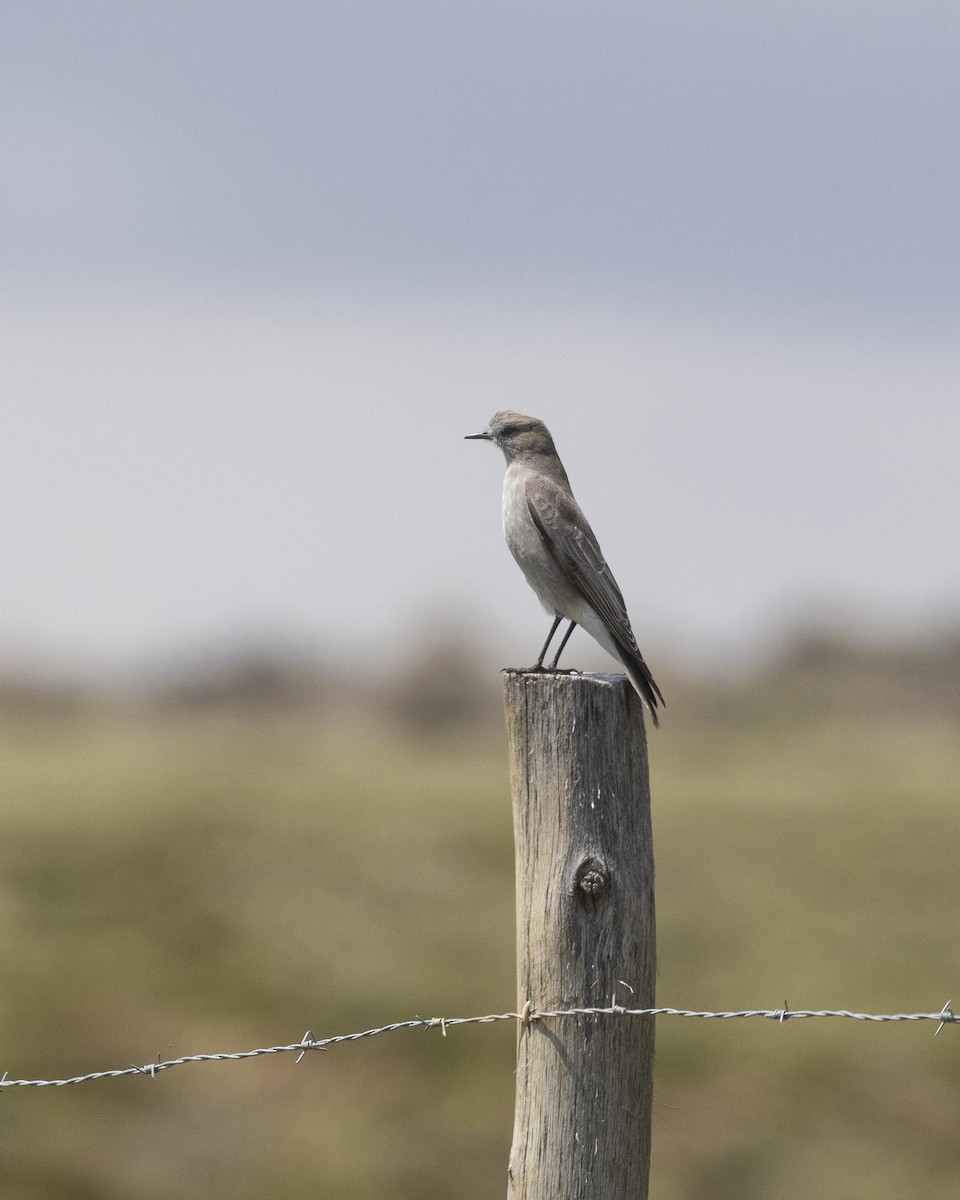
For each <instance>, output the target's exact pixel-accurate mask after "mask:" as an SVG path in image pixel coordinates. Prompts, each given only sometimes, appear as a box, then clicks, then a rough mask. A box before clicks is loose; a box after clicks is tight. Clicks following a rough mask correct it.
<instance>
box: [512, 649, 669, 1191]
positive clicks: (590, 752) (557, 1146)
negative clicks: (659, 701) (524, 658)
mask: <svg viewBox="0 0 960 1200" xmlns="http://www.w3.org/2000/svg"><path fill="white" fill-rule="evenodd" d="M504 698H505V703H506V713H507V733H508V741H509V753H510V778H511V787H512V791H513V813H514V835H515V840H516V874H517V993H518V1011H520V1012H522V1011H523V1010H524V1006H525V1005H526V1004H529V1005H530V1009H529V1010H528V1011H531V1012H533V1013H536V1012H544V1011H549V1010H551V1009H568V1008H584V1007H602V1008H606V1007H609V1006H611V1005H612V1004H613V1003H616V1004H619V1005H621V1006H623V1007H624V1008H652V1007H653V1005H654V985H655V975H656V939H655V923H654V893H653V841H652V836H651V826H650V786H649V778H648V771H647V747H646V738H645V734H644V726H643V720H642V716H641V706H640V702H639V699H638V697H637V696H636V695H635V694H634V692H633V689H632V688H631V687H630V685H629V683H628V682H627V680H626V679H625V678H624V677H622V676H619V675H546V674H537V675H532V674H523V673H521V672H515V671H506V672H504ZM614 997H616V1000H614ZM653 1039H654V1027H653V1018H652V1017H621V1016H613V1015H611V1016H578V1017H564V1018H560V1019H552V1020H551V1019H550V1018H545V1019H541V1020H533V1021H530V1022H529V1023H522V1024H521V1026H520V1030H519V1034H518V1040H517V1092H516V1117H515V1124H514V1132H513V1147H512V1149H511V1152H510V1167H509V1172H508V1188H507V1195H508V1200H587V1198H589V1200H627V1198H628V1197H629V1200H645V1198H646V1196H647V1183H648V1176H649V1169H650V1123H651V1111H652V1100H653Z"/></svg>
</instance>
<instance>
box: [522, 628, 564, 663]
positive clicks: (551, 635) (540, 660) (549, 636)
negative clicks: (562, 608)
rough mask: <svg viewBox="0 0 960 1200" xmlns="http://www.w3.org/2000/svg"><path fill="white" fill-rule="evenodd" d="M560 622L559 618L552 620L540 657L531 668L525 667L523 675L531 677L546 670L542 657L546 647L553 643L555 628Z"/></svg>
mask: <svg viewBox="0 0 960 1200" xmlns="http://www.w3.org/2000/svg"><path fill="white" fill-rule="evenodd" d="M562 620H563V617H559V616H558V617H557V618H556V619H555V620H554V622H553V624H552V625H551V626H550V632H549V633H548V634H547V640H546V641H545V642H544V643H543V649H542V650H541V651H540V657H539V658H538V659H537V661H536V662H535V663H534V664H533V666H532V667H527V669H526V671H525V672H524V674H525V675H532V674H533V673H534V672H535V671H543V670H545V669H546V668H545V667H544V665H543V656H544V655H545V654H546V652H547V647H548V646H549V645H550V643H551V642H552V641H553V635H554V634H555V633H556V632H557V626H558V625H559V624H560V622H561V621H562Z"/></svg>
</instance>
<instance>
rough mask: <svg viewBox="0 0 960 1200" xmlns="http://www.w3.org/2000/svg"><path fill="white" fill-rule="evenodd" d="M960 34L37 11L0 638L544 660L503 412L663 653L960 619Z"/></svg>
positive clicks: (13, 28)
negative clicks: (583, 515)
mask: <svg viewBox="0 0 960 1200" xmlns="http://www.w3.org/2000/svg"><path fill="white" fill-rule="evenodd" d="M958 61H960V15H958V10H957V9H956V8H955V6H953V5H948V4H936V3H923V2H922V0H921V2H920V3H892V2H891V3H871V4H866V3H859V2H856V0H848V2H844V0H833V2H832V3H830V4H827V3H823V4H820V3H815V2H814V3H805V4H803V5H800V4H796V5H794V4H781V5H776V4H773V5H771V4H769V3H766V4H760V3H756V4H754V3H741V4H733V5H731V4H724V5H710V4H702V3H697V4H695V3H692V2H691V3H684V2H680V3H672V4H670V5H669V6H667V5H664V6H640V5H636V4H602V3H601V4H589V5H588V4H562V3H561V4H539V3H522V2H521V3H516V2H514V3H511V4H506V3H503V4H500V3H488V4H485V5H483V6H478V5H466V4H457V3H444V4H441V3H432V4H430V3H409V4H403V5H398V4H395V3H387V2H384V3H362V2H361V3H355V4H349V5H346V4H343V5H322V4H321V5H318V4H316V3H303V4H295V3H283V2H280V3H272V4H270V5H266V4H246V3H242V2H237V0H233V2H231V3H229V4H227V3H204V4H202V5H199V4H194V3H191V4H185V3H165V4H162V5H157V4H141V3H136V2H131V0H123V2H119V0H118V2H117V3H102V2H101V3H98V2H96V0H94V2H92V3H87V4H84V5H76V4H73V3H44V4H42V5H37V4H32V3H18V2H12V3H5V4H4V5H3V6H2V7H0V150H2V155H3V162H4V172H3V173H4V187H3V190H2V193H0V247H2V250H3V268H2V270H0V345H2V348H3V353H2V356H0V382H2V392H0V396H2V399H0V406H2V410H3V418H4V450H3V459H4V463H5V469H4V471H3V473H2V477H0V497H2V503H3V509H4V511H5V512H6V514H7V523H6V524H7V537H6V539H5V541H6V546H7V553H6V555H5V559H6V564H7V571H6V573H5V574H6V579H5V583H4V587H3V588H2V589H0V657H3V658H7V659H10V658H13V659H17V658H21V659H23V658H29V657H30V656H31V655H34V654H50V655H52V656H53V657H56V656H58V655H60V654H63V655H68V656H70V657H72V658H73V659H75V660H84V661H89V662H96V661H106V662H110V663H123V662H126V661H131V660H144V659H152V658H156V657H158V656H160V657H162V655H163V654H164V653H165V652H166V651H167V650H168V649H170V648H175V647H180V646H183V645H188V644H199V643H202V642H203V641H205V640H207V639H215V640H219V641H228V640H229V639H230V638H232V637H234V636H242V635H244V634H253V635H259V636H268V635H273V634H277V635H285V634H289V635H290V636H300V635H303V636H306V637H308V638H311V639H314V640H316V641H317V642H318V643H319V644H321V645H323V644H329V643H331V642H335V643H336V646H337V648H338V650H339V652H340V653H341V654H342V653H350V652H352V651H353V649H354V648H356V647H358V646H359V645H360V644H361V643H363V644H365V645H366V647H367V651H368V652H369V651H370V650H371V649H375V650H377V651H379V652H382V653H388V654H390V653H395V652H396V650H395V649H391V648H390V647H391V639H392V638H394V637H395V636H396V635H398V634H402V633H403V632H404V631H406V630H409V628H410V627H411V626H412V625H413V624H415V623H416V621H417V618H418V615H419V614H421V613H422V612H423V611H424V610H426V609H429V610H431V611H442V610H444V609H446V610H453V611H462V612H463V613H464V616H465V618H466V619H468V620H469V621H470V622H472V623H475V625H476V627H477V628H478V629H480V630H481V631H482V635H483V637H484V638H485V639H486V640H489V641H491V642H492V643H493V644H494V645H495V646H502V647H503V648H504V651H503V654H502V655H501V657H502V658H503V659H504V660H506V659H508V658H516V659H522V658H529V657H532V656H533V654H534V653H535V652H536V649H537V648H538V645H539V640H540V638H541V635H542V629H541V626H542V624H543V620H542V614H541V613H540V612H539V609H538V608H537V606H536V602H535V601H534V599H533V597H532V595H530V594H528V593H527V591H526V589H525V585H524V583H523V580H522V578H521V577H520V575H519V572H518V571H517V570H516V568H515V567H514V565H513V564H512V563H511V562H510V561H509V558H508V557H507V552H506V550H505V548H504V547H503V545H502V542H501V540H500V532H499V486H500V475H501V464H500V462H499V461H498V456H497V455H496V453H495V452H494V451H493V450H491V448H490V447H485V446H477V445H476V444H471V443H463V442H462V441H461V440H460V438H461V437H462V435H463V434H465V433H468V432H474V431H476V430H477V429H479V428H481V427H482V426H483V425H484V424H485V423H486V421H487V420H488V418H489V417H490V415H491V414H492V413H493V411H494V410H496V409H497V408H501V407H511V408H517V409H520V410H525V411H529V412H533V413H534V414H536V415H538V416H541V417H543V418H544V419H545V420H546V421H547V422H548V424H549V425H550V426H551V428H552V429H553V431H554V434H555V436H556V439H557V442H558V445H559V447H560V450H561V453H562V454H563V456H564V458H565V460H566V462H567V466H568V469H569V472H570V475H571V477H572V480H573V483H574V486H575V488H576V490H577V493H578V496H579V498H580V500H581V502H582V504H583V505H584V507H585V508H586V509H587V511H588V514H589V515H590V517H591V520H592V521H593V524H594V526H595V528H596V530H597V532H598V534H599V536H600V540H601V543H602V544H603V546H604V548H605V550H606V552H607V555H608V558H609V559H610V561H611V563H612V565H613V567H614V570H615V572H616V574H617V576H618V578H619V580H620V583H621V586H622V587H623V590H624V592H625V594H626V596H627V600H628V605H629V607H630V609H631V613H632V615H633V618H634V624H635V626H636V627H637V630H638V635H639V636H640V640H641V644H642V645H644V648H645V650H647V653H648V657H649V658H650V659H651V660H652V661H655V660H656V654H655V645H656V644H657V643H658V642H659V643H661V644H663V645H664V646H665V647H667V646H669V647H670V648H671V652H672V650H673V649H675V648H681V649H684V648H685V649H687V650H688V651H689V650H691V649H692V650H693V651H694V652H697V651H698V649H699V648H702V649H704V650H706V649H708V648H716V647H718V646H719V647H723V646H730V645H735V644H740V643H748V642H750V641H751V640H752V639H754V638H756V637H757V636H762V635H765V634H767V633H769V630H770V629H771V628H772V627H775V626H776V624H777V622H778V621H780V620H781V619H784V618H785V617H788V616H789V615H790V614H793V613H796V612H800V611H802V610H803V609H804V608H806V607H808V606H811V605H813V606H825V607H827V608H830V607H831V606H839V607H840V608H843V609H845V610H846V611H848V612H853V613H858V612H860V613H863V614H864V619H865V620H868V621H870V620H875V621H878V622H880V623H884V622H886V623H889V624H893V625H896V626H899V627H907V626H909V625H910V624H911V623H914V622H921V621H924V620H949V619H950V617H951V616H952V615H954V614H955V613H956V611H957V609H958V606H960V604H958V602H960V566H958V561H957V554H956V525H957V482H956V481H957V476H958V467H960V463H958V457H960V455H958V450H957V447H958V444H960V387H958V380H960V372H958V368H960V346H958V338H957V329H958V318H960V289H958V284H957V280H958V278H960V218H958V214H960V153H958V150H960V145H958V142H960V85H958V83H957V72H956V63H957V62H958ZM645 630H646V631H649V632H648V633H647V635H646V636H644V631H645ZM651 639H653V641H654V645H653V646H650V645H649V643H650V641H651ZM648 646H649V649H648Z"/></svg>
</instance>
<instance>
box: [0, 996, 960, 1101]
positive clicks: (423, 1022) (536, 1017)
mask: <svg viewBox="0 0 960 1200" xmlns="http://www.w3.org/2000/svg"><path fill="white" fill-rule="evenodd" d="M951 1004H952V1001H949V1000H948V1001H947V1003H946V1004H945V1005H944V1006H943V1008H941V1009H940V1011H939V1012H935V1013H857V1012H851V1011H850V1010H849V1009H845V1008H841V1009H828V1008H821V1009H793V1008H788V1007H787V1005H786V1004H784V1006H783V1007H782V1008H747V1009H741V1010H739V1011H735V1012H704V1011H700V1010H697V1009H689V1008H625V1007H623V1006H622V1005H619V1004H616V1003H614V1004H611V1005H609V1006H608V1007H606V1008H560V1009H545V1010H542V1011H541V1010H536V1009H533V1008H532V1007H531V1006H530V1004H529V1003H528V1004H527V1005H525V1006H524V1009H523V1011H522V1012H518V1013H517V1012H506V1013H490V1014H489V1015H487V1016H484V1017H414V1018H412V1019H411V1020H407V1021H393V1022H391V1024H389V1025H380V1026H377V1027H376V1028H374V1029H364V1030H361V1031H360V1032H358V1033H340V1034H334V1035H333V1036H332V1037H325V1038H315V1037H314V1036H313V1033H312V1032H311V1030H309V1029H308V1030H307V1032H306V1033H305V1034H304V1035H303V1037H302V1038H301V1039H300V1041H299V1042H290V1043H289V1044H287V1045H285V1046H264V1047H261V1048H259V1049H256V1050H238V1051H236V1052H234V1053H232V1054H231V1053H219V1054H185V1055H184V1056H183V1057H181V1058H170V1059H165V1060H163V1061H161V1060H160V1058H159V1056H158V1058H157V1061H156V1062H152V1063H146V1064H145V1065H144V1066H137V1065H136V1064H132V1065H131V1066H129V1067H122V1068H119V1069H116V1070H111V1071H90V1072H89V1073H87V1074H86V1075H73V1076H71V1077H70V1078H67V1079H9V1078H8V1072H6V1071H5V1072H4V1073H3V1076H2V1077H0V1088H17V1087H38V1088H40V1087H68V1086H69V1085H71V1084H75V1083H92V1082H93V1081H94V1080H97V1079H122V1078H124V1077H131V1076H148V1077H149V1078H151V1079H155V1078H156V1077H157V1075H159V1074H160V1072H161V1071H169V1070H170V1069H171V1068H172V1067H182V1066H186V1064H187V1063H205V1062H242V1061H244V1060H245V1059H248V1058H262V1057H264V1056H265V1055H268V1054H296V1055H297V1056H298V1057H297V1062H300V1061H301V1059H302V1058H303V1057H304V1055H306V1054H307V1053H308V1052H309V1051H312V1050H329V1049H330V1048H331V1047H333V1046H341V1045H346V1044H350V1043H353V1042H359V1041H363V1040H364V1039H366V1038H372V1037H379V1036H380V1034H383V1033H396V1032H397V1031H398V1030H401V1029H439V1030H440V1031H441V1033H442V1034H443V1036H444V1037H446V1035H447V1030H448V1029H453V1028H455V1027H457V1026H459V1025H490V1024H493V1022H495V1021H519V1022H520V1024H521V1025H522V1026H528V1025H530V1024H531V1023H533V1022H534V1021H554V1020H564V1019H569V1018H574V1017H689V1018H697V1019H702V1020H719V1021H727V1020H735V1019H746V1018H751V1017H761V1018H763V1019H765V1020H768V1021H777V1022H778V1023H779V1024H781V1025H782V1024H783V1023H784V1022H785V1021H788V1020H790V1021H796V1020H801V1019H804V1018H812V1017H840V1018H846V1019H848V1020H852V1021H873V1022H892V1021H937V1022H939V1024H938V1026H937V1030H936V1033H939V1032H940V1030H941V1029H942V1028H943V1027H944V1025H955V1024H960V1015H958V1014H956V1013H954V1012H952V1011H951V1008H950V1005H951ZM934 1036H936V1034H935V1035H934Z"/></svg>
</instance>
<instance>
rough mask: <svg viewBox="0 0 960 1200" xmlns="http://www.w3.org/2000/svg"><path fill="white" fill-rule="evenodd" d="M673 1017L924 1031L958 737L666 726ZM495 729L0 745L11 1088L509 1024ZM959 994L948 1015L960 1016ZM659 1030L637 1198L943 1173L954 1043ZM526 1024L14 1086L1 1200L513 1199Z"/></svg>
mask: <svg viewBox="0 0 960 1200" xmlns="http://www.w3.org/2000/svg"><path fill="white" fill-rule="evenodd" d="M651 742H652V771H653V791H654V822H655V839H656V850H657V872H658V880H657V882H658V886H657V904H658V924H659V959H660V975H659V986H658V995H659V1000H660V1002H661V1003H664V1004H670V1005H676V1006H681V1007H696V1008H701V1007H702V1008H707V1009H726V1008H742V1007H771V1008H775V1007H778V1006H780V1005H781V1004H782V1003H783V1001H784V999H787V1000H788V1001H789V1003H790V1005H791V1006H792V1007H795V1008H801V1007H830V1008H833V1007H844V1008H846V1007H849V1008H853V1009H862V1010H865V1011H921V1010H936V1009H938V1008H939V1007H940V1006H941V1005H942V1004H943V1003H944V1001H946V1000H949V999H952V998H954V996H955V994H956V993H957V989H958V985H960V955H958V952H957V950H956V942H955V936H954V930H955V928H956V926H957V922H958V919H960V886H958V884H957V870H956V858H957V848H958V846H960V805H958V804H957V797H958V795H960V749H958V740H957V736H956V728H955V727H951V726H950V725H949V724H948V723H945V722H943V721H937V720H933V719H931V720H930V721H927V722H917V723H915V724H906V725H902V724H893V723H886V722H881V721H879V720H877V721H872V722H869V723H867V722H854V721H849V720H848V721H831V722H824V721H814V720H808V721H806V722H804V723H802V724H796V723H793V724H790V723H787V722H785V721H782V720H781V721H777V720H776V719H772V718H771V719H767V720H765V721H764V722H762V723H757V722H754V723H752V724H749V725H742V726H740V725H735V724H734V725H731V724H729V723H725V724H721V723H717V722H711V721H709V720H703V721H700V722H689V723H688V724H686V725H684V723H683V721H682V718H673V719H672V721H671V722H670V723H667V724H666V726H665V728H664V730H663V731H661V733H659V734H658V735H656V736H654V737H653V738H652V739H651ZM505 759H506V756H505V753H504V749H503V745H502V741H501V739H499V738H493V739H491V738H482V737H476V738H473V737H470V738H468V737H467V736H466V735H463V736H462V737H458V736H457V735H455V734H453V733H450V734H448V735H447V736H446V737H445V738H444V739H442V740H436V739H435V740H433V741H431V740H428V739H425V738H420V739H419V740H417V739H411V738H401V737H400V736H398V735H397V734H396V733H392V732H390V731H389V730H387V729H385V728H383V727H378V726H375V725H371V724H369V723H367V724H365V725H361V724H357V725H356V726H355V727H348V728H339V729H336V730H333V729H330V728H327V729H324V728H320V727H318V725H317V724H316V723H314V722H311V721H308V720H306V719H299V718H288V719H284V720H270V719H266V720H260V721H252V720H241V719H234V720H227V719H213V718H202V719H201V718H198V719H195V720H189V721H188V720H186V719H185V718H184V717H183V716H174V715H170V716H167V717H164V718H162V719H161V718H159V717H150V716H148V715H144V714H140V715H139V716H138V715H136V714H113V715H109V714H101V715H100V716H96V717H94V716H88V717H87V718H84V719H79V718H78V719H75V720H71V721H59V722H50V721H46V722H45V721H41V720H31V719H19V720H16V721H14V720H12V719H10V720H7V721H6V722H5V723H4V724H3V725H0V763H2V771H3V778H4V787H3V794H2V797H0V1024H2V1029H3V1031H4V1036H3V1042H2V1049H0V1072H2V1071H3V1070H7V1071H9V1073H10V1075H11V1076H13V1077H24V1076H25V1077H51V1076H62V1075H64V1074H72V1073H74V1072H81V1071H88V1070H93V1069H98V1068H105V1067H113V1066H125V1065H127V1064H129V1063H130V1062H140V1063H143V1062H146V1061H148V1060H150V1059H152V1058H153V1057H154V1055H155V1054H156V1053H157V1052H158V1051H159V1052H160V1053H161V1055H162V1056H163V1057H168V1056H174V1055H178V1054H185V1053H194V1052H199V1051H212V1050H233V1049H243V1048H250V1047H252V1046H256V1045H267V1044H273V1043H276V1042H287V1041H295V1040H297V1039H299V1038H300V1037H301V1036H302V1034H303V1032H304V1030H305V1029H307V1028H308V1027H309V1028H310V1029H312V1030H313V1032H314V1033H315V1034H317V1035H318V1036H324V1035H326V1034H330V1033H338V1032H349V1031H351V1030H355V1029H360V1028H363V1027H365V1026H368V1025H371V1024H377V1023H381V1022H387V1021H391V1020H395V1019H402V1018H406V1017H409V1016H411V1015H414V1014H417V1013H419V1014H421V1015H426V1016H433V1015H472V1014H477V1013H481V1012H491V1011H501V1010H503V1009H506V1008H510V1007H512V1006H513V1003H514V998H515V997H514V975H513V971H514V968H513V940H514V931H513V863H512V838H511V828H510V802H509V793H508V783H507V777H506V765H505ZM957 999H958V1001H960V995H958V996H957ZM932 1034H933V1027H931V1026H929V1025H918V1026H912V1025H909V1026H894V1027H891V1026H884V1027H877V1026H865V1025H862V1024H859V1023H854V1022H794V1023H792V1024H787V1025H785V1026H783V1027H780V1026H778V1025H775V1024H774V1023H772V1022H760V1021H756V1022H737V1023H734V1022H727V1023H720V1022H697V1021H680V1020H679V1019H674V1020H668V1019H664V1020H663V1021H661V1022H660V1024H659V1026H658V1068H657V1092H656V1102H655V1124H654V1147H655V1151H654V1168H653V1188H652V1193H651V1194H652V1195H653V1196H655V1197H657V1198H658V1200H707V1198H709V1200H718V1198H719V1200H723V1198H724V1197H727V1196H729V1197H731V1198H732V1197H737V1200H753V1198H754V1197H756V1198H757V1200H760V1198H761V1197H763V1200H807V1198H809V1200H813V1198H816V1200H829V1198H831V1197H837V1198H840V1197H843V1198H844V1200H849V1198H851V1197H852V1198H854V1200H856V1198H857V1197H860V1196H861V1195H862V1196H864V1197H866V1196H868V1195H869V1196H870V1197H871V1200H886V1198H887V1197H890V1198H891V1200H892V1198H893V1197H900V1196H902V1195H904V1194H906V1192H907V1191H908V1190H909V1192H910V1194H920V1195H923V1196H924V1197H926V1198H927V1200H941V1198H942V1200H947V1197H951V1200H952V1198H953V1197H955V1196H956V1194H957V1191H958V1187H960V1138H958V1136H957V1131H958V1119H957V1115H956V1114H957V1110H958V1085H960V1054H958V1053H957V1041H956V1039H957V1036H960V1031H958V1030H956V1029H954V1028H952V1027H951V1028H947V1029H945V1030H944V1031H943V1033H942V1034H941V1036H940V1037H939V1038H937V1039H936V1040H934V1038H933V1036H932ZM513 1043H514V1030H513V1029H512V1028H511V1027H510V1026H509V1025H508V1024H506V1023H505V1024H503V1025H498V1026H481V1027H471V1028H468V1029H462V1030H456V1031H452V1032H451V1033H450V1035H449V1036H448V1037H447V1038H446V1039H443V1038H441V1037H440V1036H439V1035H435V1034H433V1033H430V1034H422V1033H419V1032H410V1033H407V1032H404V1033H398V1034H395V1035H391V1036H389V1037H384V1038H380V1039H376V1040H373V1041H371V1042H368V1043H361V1044H359V1045H356V1046H351V1047H345V1048H341V1049H338V1050H334V1051H331V1052H328V1053H325V1054H318V1055H311V1056H308V1057H307V1058H306V1059H305V1060H304V1062H303V1063H301V1064H300V1065H299V1066H295V1065H294V1061H293V1059H292V1058H282V1059H277V1060H257V1061H255V1062H248V1063H243V1064H234V1063H226V1064H220V1065H208V1066H198V1067H185V1068H182V1069H180V1070H179V1071H176V1072H171V1073H169V1074H167V1075H164V1076H162V1077H160V1078H159V1079H158V1080H157V1081H156V1082H154V1083H151V1082H149V1081H147V1080H142V1079H134V1080H120V1081H116V1082H99V1083H94V1084H90V1085H84V1086H83V1087H82V1088H75V1089H63V1090H52V1089H43V1090H40V1089H37V1090H33V1089H31V1090H17V1091H15V1092H8V1093H6V1094H5V1096H4V1122H3V1124H2V1126H0V1158H2V1160H3V1161H4V1163H5V1168H4V1178H3V1180H2V1181H0V1197H2V1198H3V1200H28V1198H29V1200H34V1198H36V1200H40V1198H41V1197H42V1198H43V1200H59V1198H61V1197H62V1198H64V1200H80V1198H82V1197H87V1196H97V1197H101V1198H103V1197H106V1198H107V1200H109V1198H111V1197H114V1196H116V1197H120V1196H129V1195H134V1194H135V1195H137V1196H138V1197H145V1198H147V1200H151V1198H153V1197H156V1198H157V1200H163V1198H166V1197H173V1196H176V1197H186V1198H190V1197H194V1196H196V1197H201V1196H202V1197H204V1198H205V1200H216V1198H217V1197H220V1196H223V1197H226V1196H232V1197H246V1196H251V1197H253V1196H262V1195H263V1194H265V1193H266V1192H269V1194H270V1195H274V1196H278V1197H286V1196H290V1197H293V1196H297V1197H300V1196H303V1195H305V1194H316V1195H322V1196H324V1197H331V1198H343V1200H359V1198H361V1197H364V1198H365V1197H369V1196H371V1195H374V1194H379V1195H386V1196H390V1197H392V1198H396V1200H406V1198H407V1197H409V1198H410V1200H414V1198H417V1200H431V1198H432V1197H438V1198H439V1197H450V1196H456V1197H461V1198H464V1200H472V1198H473V1197H477V1198H479V1197H481V1196H484V1197H486V1196H490V1195H499V1194H502V1192H503V1190H504V1176H505V1168H506V1159H507V1155H508V1150H509V1139H510V1131H511V1125H512V1104H513V1099H512V1093H513V1078H512V1071H513Z"/></svg>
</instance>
